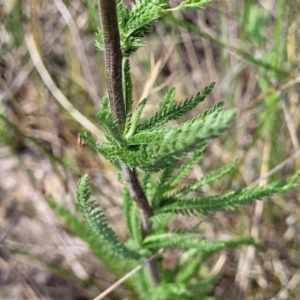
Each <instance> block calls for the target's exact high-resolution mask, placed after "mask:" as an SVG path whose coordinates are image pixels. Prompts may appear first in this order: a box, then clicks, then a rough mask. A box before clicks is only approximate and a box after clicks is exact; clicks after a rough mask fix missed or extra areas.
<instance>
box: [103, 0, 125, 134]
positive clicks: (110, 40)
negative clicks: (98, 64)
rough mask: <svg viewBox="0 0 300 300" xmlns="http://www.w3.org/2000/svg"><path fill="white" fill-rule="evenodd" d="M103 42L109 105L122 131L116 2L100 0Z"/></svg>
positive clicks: (120, 53)
mask: <svg viewBox="0 0 300 300" xmlns="http://www.w3.org/2000/svg"><path fill="white" fill-rule="evenodd" d="M98 6H99V14H100V19H101V25H102V31H103V41H104V46H105V53H104V56H105V69H106V80H107V89H108V97H109V103H110V107H111V110H112V113H113V114H114V115H115V116H116V117H117V119H118V121H119V127H120V130H123V129H124V125H125V105H124V99H123V90H122V51H121V45H120V33H119V24H118V17H117V7H116V1H115V0H112V1H110V0H98Z"/></svg>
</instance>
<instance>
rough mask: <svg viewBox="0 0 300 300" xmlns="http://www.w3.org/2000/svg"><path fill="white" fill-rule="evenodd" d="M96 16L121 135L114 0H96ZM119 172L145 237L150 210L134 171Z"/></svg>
mask: <svg viewBox="0 0 300 300" xmlns="http://www.w3.org/2000/svg"><path fill="white" fill-rule="evenodd" d="M98 7H99V14H100V19H101V25H102V32H103V41H104V48H105V51H104V52H105V54H104V55H105V70H106V77H107V87H108V97H109V102H110V107H111V110H112V113H113V114H114V115H115V116H116V118H117V120H118V124H119V129H120V131H121V132H122V131H123V130H124V126H125V119H126V115H125V104H124V98H123V88H122V50H121V45H120V33H119V24H118V17H117V7H116V1H115V0H98ZM120 163H121V167H122V173H123V176H124V179H125V181H126V186H127V189H128V191H129V193H130V196H131V198H132V199H133V200H134V201H135V202H136V204H137V206H138V208H139V211H140V220H141V224H142V231H143V232H142V234H143V237H146V236H147V235H149V234H150V233H151V221H150V218H151V216H152V215H153V212H152V208H151V206H150V205H149V202H148V199H147V197H146V195H145V192H144V190H143V189H142V187H141V184H140V182H139V180H138V177H137V173H136V170H135V169H133V170H132V169H130V168H129V167H128V166H127V165H126V164H124V163H123V162H120ZM147 267H148V270H149V274H150V278H151V281H152V285H153V286H157V285H158V283H159V278H158V272H157V266H156V261H155V260H152V261H150V262H149V263H148V265H147Z"/></svg>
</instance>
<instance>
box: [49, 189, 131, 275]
mask: <svg viewBox="0 0 300 300" xmlns="http://www.w3.org/2000/svg"><path fill="white" fill-rule="evenodd" d="M83 197H86V194H85V195H84V194H83ZM48 204H49V206H50V207H51V208H52V209H53V210H54V211H55V212H56V214H57V215H59V216H60V217H62V218H63V220H64V221H65V223H66V224H67V226H68V229H69V230H71V231H72V232H73V233H74V234H75V235H76V236H79V237H80V238H82V239H83V240H84V241H85V242H86V243H87V244H88V245H89V246H90V248H91V250H92V251H93V252H94V253H95V254H96V255H97V257H98V258H99V259H100V260H101V261H103V262H104V263H105V265H106V266H107V268H108V269H109V270H110V271H113V272H114V273H115V274H120V275H121V274H124V273H126V272H128V271H129V270H130V268H132V260H128V259H127V260H126V259H122V260H120V257H119V256H118V255H116V253H115V252H112V251H111V249H110V245H108V244H107V243H105V242H104V241H103V240H102V239H99V237H98V235H95V233H94V231H93V230H92V228H91V227H90V226H89V224H88V223H86V222H84V221H83V220H82V219H81V218H79V217H78V216H77V215H75V214H73V213H72V212H71V211H70V210H69V209H68V208H66V207H65V206H64V205H61V204H58V203H57V202H55V201H54V200H53V199H49V200H48Z"/></svg>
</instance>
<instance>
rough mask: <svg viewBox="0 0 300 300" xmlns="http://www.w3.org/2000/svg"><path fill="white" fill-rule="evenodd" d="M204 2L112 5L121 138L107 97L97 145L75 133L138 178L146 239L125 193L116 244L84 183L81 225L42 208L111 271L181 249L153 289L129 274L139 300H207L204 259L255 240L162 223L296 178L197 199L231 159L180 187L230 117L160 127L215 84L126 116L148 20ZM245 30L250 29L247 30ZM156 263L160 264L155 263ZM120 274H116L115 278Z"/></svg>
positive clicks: (217, 113) (153, 0) (216, 114)
mask: <svg viewBox="0 0 300 300" xmlns="http://www.w3.org/2000/svg"><path fill="white" fill-rule="evenodd" d="M209 2H210V1H208V0H202V1H200V0H198V1H197V0H185V1H181V3H179V4H178V6H176V7H174V8H171V7H170V6H169V1H167V0H136V1H135V2H134V3H131V4H130V6H129V7H124V6H123V2H122V0H118V1H117V12H118V20H119V29H120V42H121V47H122V52H123V57H124V59H123V66H122V86H123V96H124V106H125V112H126V122H125V130H124V132H120V130H119V126H118V120H117V119H116V117H115V116H114V115H113V114H112V112H111V110H110V106H109V101H108V97H104V98H103V102H102V106H101V109H100V111H99V113H98V114H97V120H98V121H99V123H100V126H102V128H103V131H104V133H105V139H104V141H102V142H101V143H99V141H97V140H96V138H94V137H93V136H91V135H90V134H88V133H87V132H86V131H83V132H82V133H81V136H82V138H83V139H84V140H85V141H86V143H87V144H88V145H89V146H91V147H92V148H93V149H95V150H96V151H97V152H98V153H100V154H102V155H103V156H104V157H105V158H106V159H107V160H109V161H110V162H111V163H112V164H114V166H115V167H116V168H117V169H118V170H120V169H121V168H120V166H121V165H122V166H123V165H126V166H127V167H129V168H131V169H135V168H136V169H137V171H138V172H139V173H138V174H139V176H140V177H142V176H143V180H142V182H141V186H142V188H143V190H144V192H145V194H146V196H147V200H148V202H149V204H150V206H151V208H152V210H153V216H152V217H151V225H152V228H151V233H147V235H145V233H144V232H142V225H141V220H140V210H141V207H139V206H138V205H137V203H136V202H134V201H133V199H132V198H131V197H130V195H132V194H131V193H129V190H130V189H129V188H128V189H127V188H124V189H123V207H122V208H123V216H124V221H125V224H126V228H127V231H128V240H127V241H126V242H122V241H120V240H119V238H118V237H117V235H116V234H115V232H114V231H113V230H112V229H111V228H110V227H109V226H108V223H107V220H106V218H105V214H104V212H103V210H102V208H101V207H100V206H99V205H98V204H96V202H93V201H90V200H89V198H90V191H89V184H90V182H89V178H88V176H87V175H84V176H83V177H82V178H81V179H80V181H79V183H78V190H77V205H78V208H79V210H80V211H81V212H82V214H83V216H84V217H85V219H86V221H87V222H83V221H82V220H81V219H80V218H78V217H77V216H75V215H73V214H71V213H70V212H69V211H68V210H66V209H65V208H64V207H62V206H58V205H57V204H55V203H54V202H50V204H51V206H52V207H53V209H55V210H56V211H57V213H58V214H60V215H61V216H62V217H63V218H64V219H65V221H66V223H67V224H68V225H69V226H70V228H71V229H72V230H73V231H74V232H75V233H76V234H78V235H79V236H81V237H82V238H83V239H85V240H86V241H87V242H88V243H89V244H90V246H91V248H92V249H93V250H94V251H95V253H96V254H97V255H98V256H99V258H101V259H102V260H104V261H105V262H106V263H107V264H108V265H111V266H112V267H113V269H118V263H120V266H119V267H120V268H121V269H122V271H124V270H126V266H127V267H128V266H129V265H130V266H135V265H136V264H137V263H139V262H140V261H141V260H142V258H143V257H146V256H150V255H151V254H153V253H155V252H156V251H158V250H160V249H162V248H179V249H184V250H185V253H184V254H183V255H182V257H181V258H180V260H179V262H178V264H177V265H176V267H175V268H174V270H164V269H163V267H162V265H161V264H160V266H158V271H160V272H161V274H162V278H161V282H160V283H159V286H158V287H157V288H155V289H154V288H153V287H152V286H151V283H150V279H149V277H150V276H149V273H148V271H147V270H146V269H143V270H142V271H141V272H140V273H139V274H137V275H135V276H134V277H133V278H132V280H131V284H132V286H133V288H134V289H135V291H137V292H138V293H139V295H140V297H141V299H155V300H158V299H166V300H167V299H195V295H197V297H198V298H199V297H201V299H209V298H207V297H205V295H206V294H207V292H208V291H209V290H210V289H212V288H213V284H214V282H215V278H212V277H208V276H207V277H205V278H202V277H201V276H200V271H201V268H202V266H203V263H204V261H205V259H207V258H208V257H210V256H211V255H213V254H214V253H216V252H219V251H222V250H224V249H227V248H230V247H237V246H240V245H255V244H257V241H256V240H253V239H251V238H247V237H245V238H244V237H240V238H234V239H232V240H226V241H219V240H214V241H209V240H204V239H203V236H202V235H201V234H200V233H199V232H195V231H190V230H184V229H183V230H181V231H178V232H171V231H170V230H169V229H168V224H169V221H170V220H171V218H172V217H174V216H176V215H177V214H187V215H189V214H195V215H197V214H199V213H202V214H210V213H214V212H217V211H226V210H230V209H234V208H236V207H237V206H239V205H245V204H247V203H251V202H252V201H254V200H258V199H262V198H263V197H269V196H272V195H274V194H278V193H284V192H285V191H287V190H288V189H291V188H293V187H295V186H296V181H297V180H298V178H299V176H300V171H299V172H297V173H296V174H295V175H294V176H293V177H292V178H291V179H290V180H289V181H287V182H283V181H277V182H272V183H270V184H268V185H265V186H259V187H253V188H248V187H245V188H241V189H238V190H233V191H229V192H225V193H220V194H217V195H204V196H203V197H200V196H199V193H197V190H199V189H200V188H202V187H203V186H205V185H211V184H213V183H215V182H216V181H218V180H220V179H221V178H223V177H224V176H226V175H227V176H228V175H229V174H230V173H231V172H232V171H233V170H234V169H235V168H236V167H237V164H238V160H234V161H233V162H230V163H229V164H227V165H225V166H223V167H221V168H219V169H217V170H213V171H211V172H209V173H208V174H207V175H206V176H204V177H203V178H202V179H200V180H192V181H190V182H188V183H186V182H185V179H186V177H187V176H188V174H189V172H190V171H191V170H192V169H193V167H194V166H195V165H196V164H198V163H199V162H201V160H202V159H203V157H204V153H205V150H206V149H207V146H208V144H209V142H210V141H211V140H212V139H214V138H217V137H219V136H220V135H221V134H222V133H223V132H224V131H225V130H226V129H227V128H228V127H229V126H230V124H231V122H232V120H233V119H234V116H235V112H234V111H233V110H226V111H223V102H219V103H217V104H216V105H214V106H213V107H211V108H210V109H207V110H205V111H204V112H203V113H202V114H200V115H198V116H196V117H194V118H193V119H192V120H189V121H186V122H183V123H181V124H176V125H173V126H171V127H167V126H166V125H169V124H166V123H168V122H169V121H178V120H179V118H180V117H182V116H183V115H185V114H186V113H188V112H190V111H191V110H192V109H194V108H195V107H196V106H197V105H198V104H199V103H201V102H202V101H204V100H205V98H206V97H207V96H208V95H209V94H210V93H211V91H212V89H213V87H214V85H215V83H211V84H210V85H209V86H207V87H205V88H204V89H203V91H202V92H199V93H197V94H196V95H194V96H190V97H187V98H186V99H184V100H182V101H178V102H177V101H176V100H177V99H176V95H175V93H176V91H175V88H171V89H169V90H168V91H167V92H166V94H165V95H164V96H163V98H162V100H161V101H160V104H159V107H158V108H157V111H156V112H155V113H154V114H153V115H152V116H150V117H146V118H145V119H142V118H141V115H142V111H143V109H144V107H145V105H146V99H144V100H143V101H141V102H140V103H139V104H138V105H137V107H136V109H135V112H133V109H132V106H133V99H132V89H133V86H132V80H131V75H130V63H129V59H128V56H130V55H131V54H133V53H134V52H135V51H136V50H137V49H138V48H140V47H142V46H143V42H142V38H143V37H144V36H145V34H146V33H147V32H149V30H150V29H151V27H152V25H153V23H154V22H156V21H157V20H158V19H160V18H161V17H162V16H164V15H166V14H168V13H170V12H172V11H184V10H187V9H200V8H203V7H204V6H205V4H207V3H209ZM248 30H249V31H251V30H254V29H253V28H252V27H251V28H249V29H248ZM95 43H96V46H97V48H98V49H100V50H104V45H103V33H102V31H101V30H98V33H97V34H96V42H95ZM159 262H160V261H159ZM119 273H120V272H119Z"/></svg>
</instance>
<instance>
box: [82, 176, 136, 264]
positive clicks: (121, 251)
mask: <svg viewBox="0 0 300 300" xmlns="http://www.w3.org/2000/svg"><path fill="white" fill-rule="evenodd" d="M89 182H90V181H89V177H88V175H83V176H82V177H81V179H80V180H79V182H78V189H77V204H78V208H79V209H80V211H81V212H82V214H83V215H84V217H85V218H86V220H87V221H88V223H89V224H90V226H91V228H92V230H93V231H94V233H95V234H96V235H97V236H98V237H99V239H101V240H102V241H103V242H104V243H106V244H107V246H108V245H109V246H110V250H111V251H112V252H115V253H116V254H118V255H120V256H122V257H125V258H129V259H139V258H140V255H139V254H138V253H136V252H134V251H132V250H131V249H128V248H127V247H125V246H124V245H123V244H122V243H121V242H120V241H119V239H118V238H117V236H116V235H115V233H114V231H113V230H112V229H111V228H110V227H109V226H108V224H107V221H106V218H105V215H104V212H103V211H102V209H101V208H100V206H99V205H97V204H96V203H95V202H91V201H90V202H88V198H89V196H90V194H89Z"/></svg>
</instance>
